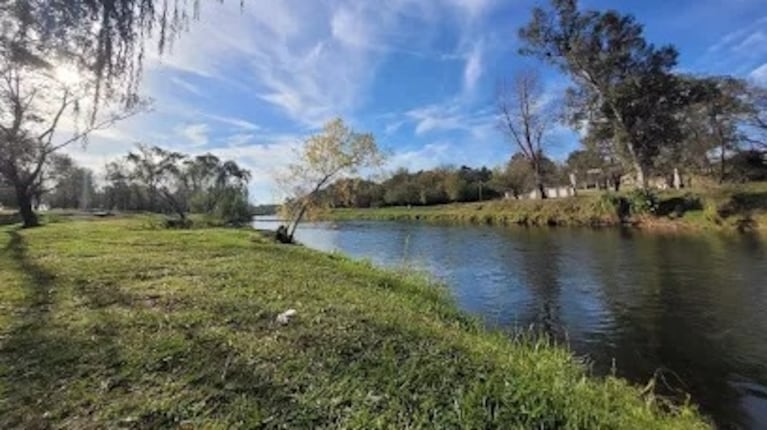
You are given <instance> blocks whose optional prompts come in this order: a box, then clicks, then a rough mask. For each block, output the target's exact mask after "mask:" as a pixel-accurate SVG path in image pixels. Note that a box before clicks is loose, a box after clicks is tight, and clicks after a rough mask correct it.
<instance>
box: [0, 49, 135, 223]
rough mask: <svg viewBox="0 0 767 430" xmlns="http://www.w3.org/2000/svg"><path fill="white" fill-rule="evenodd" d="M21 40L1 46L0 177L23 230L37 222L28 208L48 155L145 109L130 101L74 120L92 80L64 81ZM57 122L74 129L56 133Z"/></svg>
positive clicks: (57, 67) (39, 53) (39, 187)
mask: <svg viewBox="0 0 767 430" xmlns="http://www.w3.org/2000/svg"><path fill="white" fill-rule="evenodd" d="M35 46H36V45H30V44H28V43H27V42H25V41H16V42H14V43H13V44H10V45H8V44H0V54H2V56H1V57H2V59H0V176H3V177H4V178H5V180H6V181H7V182H9V183H10V184H12V186H13V187H14V191H15V194H16V200H17V204H18V207H19V212H20V214H21V217H22V221H23V223H24V226H25V227H32V226H35V225H37V224H38V219H37V215H36V214H35V212H34V210H33V205H34V203H35V199H39V197H40V195H41V194H42V191H43V186H44V181H43V179H44V177H43V173H44V171H45V169H46V168H47V167H48V165H49V163H50V161H51V157H52V156H53V155H54V154H56V153H57V152H58V151H59V150H61V149H62V148H64V147H66V146H68V145H71V144H73V143H76V142H83V143H84V142H86V141H87V137H88V135H89V134H90V133H92V132H93V131H95V130H100V129H104V128H107V127H110V126H112V125H113V124H114V123H116V122H118V121H120V120H123V119H125V118H127V117H130V116H132V115H134V114H136V113H138V112H140V111H141V110H142V109H143V108H144V106H145V105H144V104H142V103H135V104H133V105H132V106H131V107H130V108H125V109H122V108H121V109H119V110H116V111H114V112H111V113H109V114H107V115H102V116H101V117H99V118H92V120H89V121H85V122H82V121H78V119H79V117H80V115H79V113H80V110H81V106H82V105H83V103H84V102H85V100H86V99H87V98H89V96H90V94H92V92H93V90H94V86H93V82H92V81H87V80H81V81H79V82H75V83H73V82H65V80H63V79H60V77H59V76H57V72H58V71H60V70H62V69H61V67H63V66H62V65H56V63H54V62H50V61H48V60H47V59H45V57H44V54H45V52H44V51H40V50H37V51H35V50H34V49H33V48H35ZM62 122H65V123H67V125H68V126H69V128H70V129H71V128H73V129H74V131H72V132H71V134H66V135H63V134H62V133H59V128H60V125H61V124H62Z"/></svg>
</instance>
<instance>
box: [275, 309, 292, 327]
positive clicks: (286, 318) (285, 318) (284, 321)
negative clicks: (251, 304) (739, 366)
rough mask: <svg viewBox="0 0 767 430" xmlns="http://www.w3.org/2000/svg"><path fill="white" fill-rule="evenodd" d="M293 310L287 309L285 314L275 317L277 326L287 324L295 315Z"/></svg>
mask: <svg viewBox="0 0 767 430" xmlns="http://www.w3.org/2000/svg"><path fill="white" fill-rule="evenodd" d="M296 313H297V312H296V310H295V309H288V310H286V311H285V312H283V313H281V314H279V315H277V324H287V323H288V321H290V318H291V317H292V316H294V315H295V314H296Z"/></svg>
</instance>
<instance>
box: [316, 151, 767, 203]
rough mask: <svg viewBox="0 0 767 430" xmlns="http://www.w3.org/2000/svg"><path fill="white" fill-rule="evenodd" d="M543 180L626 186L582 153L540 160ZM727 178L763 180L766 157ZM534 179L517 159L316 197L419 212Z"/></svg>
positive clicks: (713, 166) (708, 171)
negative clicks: (424, 207) (559, 159)
mask: <svg viewBox="0 0 767 430" xmlns="http://www.w3.org/2000/svg"><path fill="white" fill-rule="evenodd" d="M543 160H544V161H543V163H542V164H543V167H542V172H543V180H544V182H545V183H546V184H547V185H548V186H567V185H570V174H573V175H575V179H576V182H577V185H578V188H602V189H607V188H610V189H612V190H620V188H621V186H622V185H623V184H624V183H626V182H627V181H629V180H631V178H630V175H627V172H626V171H625V170H624V169H622V168H621V167H620V165H619V164H618V163H612V162H610V161H609V160H608V159H604V158H602V157H598V156H595V155H594V154H591V153H590V152H589V151H587V150H578V151H574V152H573V153H571V154H570V155H569V157H568V158H567V160H566V161H565V162H563V163H556V162H554V161H552V160H550V159H547V158H544V159H543ZM652 173H653V174H654V177H655V178H656V179H657V181H658V183H661V182H666V183H667V184H668V185H669V186H671V184H672V181H673V179H672V177H670V175H668V174H667V171H666V169H663V168H658V169H655V170H653V171H652ZM685 173H686V176H685V179H684V182H685V184H687V185H689V182H690V177H691V176H695V177H698V178H708V179H709V180H718V178H719V175H720V173H721V172H720V166H719V161H718V160H716V159H711V160H706V161H703V162H702V163H701V165H700V167H698V168H693V167H691V166H688V168H687V169H686V170H685ZM725 173H726V178H727V180H728V181H730V182H746V181H764V180H767V162H766V161H765V153H764V152H761V151H757V150H743V151H739V152H737V153H734V154H732V155H729V156H728V157H727V159H726V160H725ZM535 185H536V184H535V177H534V174H533V171H532V168H531V166H530V163H528V162H527V161H526V160H525V158H524V157H523V156H522V155H520V154H516V155H514V156H512V157H511V160H510V161H509V162H508V163H507V164H506V165H505V166H502V167H496V168H493V169H490V168H488V167H480V168H471V167H468V166H461V167H458V168H455V167H440V168H436V169H430V170H420V171H417V172H410V171H408V170H406V169H399V170H397V171H396V172H394V173H393V174H392V175H390V176H389V177H388V178H386V179H384V180H381V181H373V180H367V179H360V178H344V179H340V180H338V181H336V182H334V183H333V184H331V185H330V186H329V187H327V188H325V189H323V190H322V191H321V192H320V193H319V194H318V202H317V203H318V204H319V205H320V206H325V207H334V208H369V207H384V206H406V205H414V206H422V205H436V204H445V203H459V202H476V201H481V200H491V199H497V198H501V197H504V196H508V197H510V198H515V197H521V196H523V195H525V194H526V193H529V192H530V191H532V190H533V189H534V188H535Z"/></svg>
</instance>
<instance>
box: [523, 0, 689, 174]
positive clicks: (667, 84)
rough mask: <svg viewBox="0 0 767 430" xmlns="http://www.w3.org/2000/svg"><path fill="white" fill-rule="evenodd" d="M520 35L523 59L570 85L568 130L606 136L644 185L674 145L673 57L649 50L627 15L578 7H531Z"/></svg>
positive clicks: (667, 51) (560, 3) (557, 3)
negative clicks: (556, 72)
mask: <svg viewBox="0 0 767 430" xmlns="http://www.w3.org/2000/svg"><path fill="white" fill-rule="evenodd" d="M519 35H520V38H521V39H522V42H523V47H522V49H521V53H522V54H525V55H533V56H536V57H538V58H541V59H543V60H544V61H546V62H549V63H551V64H553V65H555V66H557V67H558V68H559V69H561V70H562V71H564V72H565V73H567V74H568V75H569V76H570V77H571V79H572V80H573V82H574V83H575V86H574V88H571V89H570V90H569V91H568V101H569V103H568V105H569V107H570V112H571V118H570V119H571V121H572V123H573V124H575V125H577V126H583V125H584V124H585V125H586V127H587V130H588V131H589V132H592V131H593V132H595V133H597V134H599V135H601V136H605V135H607V136H609V137H610V139H609V141H610V142H611V143H613V144H614V148H613V149H614V152H615V153H616V154H617V155H618V156H620V157H621V158H622V159H623V160H624V161H625V163H626V164H627V165H630V166H631V167H632V168H633V169H634V170H635V173H636V179H637V182H638V183H639V184H640V186H645V185H646V171H647V170H648V168H649V167H650V166H651V165H652V161H653V158H654V157H655V156H657V154H658V153H659V151H660V148H662V147H663V146H664V145H666V144H668V143H670V142H675V141H677V140H678V139H679V134H680V131H679V126H678V124H677V120H676V115H677V113H678V110H679V109H680V104H682V103H683V97H681V93H680V91H679V90H678V85H677V84H678V81H677V79H676V77H675V76H674V75H673V73H672V69H673V67H674V66H675V65H676V61H677V51H676V50H675V49H674V48H673V47H672V46H664V47H660V48H657V47H655V46H654V45H652V44H650V43H648V42H647V41H646V40H645V38H644V34H643V29H642V25H641V24H639V23H637V22H636V20H635V19H634V17H633V16H631V15H622V14H620V13H618V12H616V11H613V10H609V11H606V12H599V11H591V10H587V11H582V10H579V9H578V2H577V0H552V1H551V8H550V9H543V8H535V9H534V10H533V16H532V20H531V21H530V22H529V23H528V24H527V26H525V27H524V28H522V29H520V32H519Z"/></svg>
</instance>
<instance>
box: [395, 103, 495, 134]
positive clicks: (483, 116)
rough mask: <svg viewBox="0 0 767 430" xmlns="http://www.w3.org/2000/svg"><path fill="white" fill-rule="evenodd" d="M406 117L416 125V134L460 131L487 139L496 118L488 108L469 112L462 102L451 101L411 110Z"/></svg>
mask: <svg viewBox="0 0 767 430" xmlns="http://www.w3.org/2000/svg"><path fill="white" fill-rule="evenodd" d="M405 116H406V117H407V118H408V119H410V120H411V121H412V122H413V123H414V124H415V134H416V135H424V134H426V133H429V132H432V131H450V130H459V131H464V132H468V133H470V134H471V135H472V136H473V137H475V138H480V137H487V136H488V133H489V132H490V131H491V130H492V129H493V127H494V125H495V122H496V116H495V114H494V113H493V112H492V111H491V110H489V109H488V108H484V109H477V110H473V111H467V110H466V108H464V107H463V106H462V105H461V103H460V101H456V100H451V101H448V102H445V103H435V104H431V105H426V106H422V107H419V108H416V109H412V110H409V111H407V112H406V113H405Z"/></svg>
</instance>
